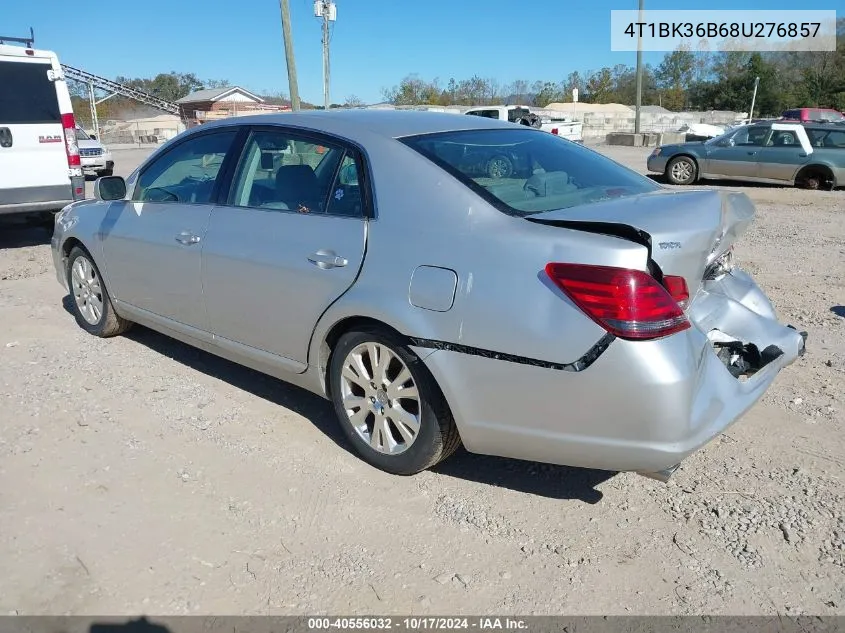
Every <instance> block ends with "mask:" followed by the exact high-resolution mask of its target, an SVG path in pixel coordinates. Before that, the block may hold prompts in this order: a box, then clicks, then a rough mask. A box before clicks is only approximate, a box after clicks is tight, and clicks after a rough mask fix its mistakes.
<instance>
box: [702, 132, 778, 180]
mask: <svg viewBox="0 0 845 633" xmlns="http://www.w3.org/2000/svg"><path fill="white" fill-rule="evenodd" d="M770 131H771V129H770V128H769V127H762V126H744V127H741V128H739V129H738V130H737V131H736V132H734V133H733V134H732V135H730V136H725V137H724V138H722V139H721V140H720V141H718V142H716V143H711V144H708V146H707V153H706V165H705V168H704V169H703V170H702V171H704V172H705V173H707V174H708V175H710V176H721V177H724V178H757V177H758V171H759V170H758V164H757V161H758V160H759V159H760V150H761V149H763V145H764V143H765V141H766V138H767V137H768V136H769V132H770Z"/></svg>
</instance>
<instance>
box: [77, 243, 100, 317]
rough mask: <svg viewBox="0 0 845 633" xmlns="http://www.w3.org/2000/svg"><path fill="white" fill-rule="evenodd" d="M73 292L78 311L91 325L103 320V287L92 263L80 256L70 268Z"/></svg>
mask: <svg viewBox="0 0 845 633" xmlns="http://www.w3.org/2000/svg"><path fill="white" fill-rule="evenodd" d="M70 280H71V290H72V291H73V301H74V303H75V304H76V309H77V310H79V313H80V314H81V315H82V318H83V319H85V320H86V321H87V322H88V323H89V324H90V325H97V324H98V323H99V322H100V319H102V318H103V286H102V284H101V283H100V276H99V275H98V274H97V270H96V269H95V268H94V265H93V264H92V263H91V261H90V260H89V259H88V258H87V257H85V255H80V256H79V257H77V258H76V259H75V260H74V262H73V265H72V266H71V267H70Z"/></svg>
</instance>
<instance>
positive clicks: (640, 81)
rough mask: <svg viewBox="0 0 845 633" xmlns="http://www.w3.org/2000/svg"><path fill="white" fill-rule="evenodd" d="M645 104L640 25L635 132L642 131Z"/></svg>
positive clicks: (641, 13) (641, 20)
mask: <svg viewBox="0 0 845 633" xmlns="http://www.w3.org/2000/svg"><path fill="white" fill-rule="evenodd" d="M639 22H640V25H642V22H643V0H640V16H639ZM642 105H643V36H642V26H640V32H639V35H638V36H637V104H636V114H635V118H634V133H635V134H639V133H640V108H641V107H642Z"/></svg>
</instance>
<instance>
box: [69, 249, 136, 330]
mask: <svg viewBox="0 0 845 633" xmlns="http://www.w3.org/2000/svg"><path fill="white" fill-rule="evenodd" d="M80 258H84V259H85V260H86V261H87V262H88V263H89V264H90V265H91V269H92V271H93V279H96V280H97V281H98V282H99V293H96V296H97V297H99V299H100V301H101V302H102V310H101V312H100V316H99V319H98V320H97V321H96V323H89V322H88V320H86V318H85V317H84V316H83V314H82V309H81V308H80V305H79V299H78V298H77V294H76V289H77V288H78V287H79V285H78V284H77V283H76V282H75V281H74V278H73V272H72V271H73V266H74V264H75V263H76V262H77V260H79V259H80ZM66 274H67V284H68V288H69V289H70V302H71V305H72V306H73V316H74V317H75V318H76V323H77V324H78V325H79V327H81V328H82V329H83V330H85V331H86V332H88V333H89V334H93V335H94V336H99V337H101V338H108V337H111V336H117V335H118V334H123V333H124V332H125V331H126V330H128V329H129V328H130V327H132V321H127V320H126V319H124V318H123V317H121V316H119V315H118V314H117V312H115V311H114V306H113V305H112V302H111V299H110V298H109V293H108V289H107V288H106V282H105V280H104V279H103V278H102V276H101V275H100V269H99V268H97V264H96V263H94V258H93V257H91V255H90V254H89V253H88V252H87V251H85V250H84V249H82V248H80V247H78V246H75V247H74V248H73V250H71V252H70V255H69V256H68V259H67V271H66Z"/></svg>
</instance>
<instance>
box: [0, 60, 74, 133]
mask: <svg viewBox="0 0 845 633" xmlns="http://www.w3.org/2000/svg"><path fill="white" fill-rule="evenodd" d="M52 69H53V67H52V65H50V64H42V63H35V62H9V61H1V62H0V125H12V124H20V123H61V120H62V114H61V112H60V111H59V99H58V97H57V96H56V85H55V84H54V83H53V82H52V81H50V79H48V77H47V71H48V70H52Z"/></svg>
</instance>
